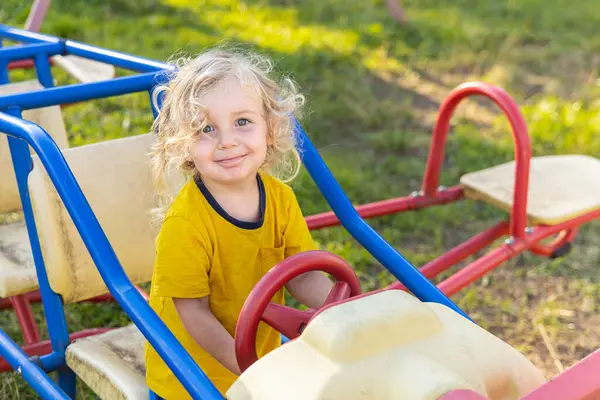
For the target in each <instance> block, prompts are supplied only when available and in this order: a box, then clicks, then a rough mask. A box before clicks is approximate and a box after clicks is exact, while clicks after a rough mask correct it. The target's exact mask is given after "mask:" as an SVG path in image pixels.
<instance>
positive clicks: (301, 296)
mask: <svg viewBox="0 0 600 400" xmlns="http://www.w3.org/2000/svg"><path fill="white" fill-rule="evenodd" d="M286 287H287V289H288V290H289V291H290V293H291V295H292V296H294V298H295V299H296V300H298V301H299V302H301V303H302V304H304V305H306V306H308V307H310V308H314V309H317V308H320V307H321V306H322V305H323V303H325V300H326V299H327V296H328V295H329V292H330V291H331V289H332V288H333V282H331V280H329V278H327V276H325V274H323V273H322V272H320V271H310V272H306V273H304V274H302V275H300V276H297V277H295V278H294V279H292V280H291V281H289V282H288V284H287V285H286Z"/></svg>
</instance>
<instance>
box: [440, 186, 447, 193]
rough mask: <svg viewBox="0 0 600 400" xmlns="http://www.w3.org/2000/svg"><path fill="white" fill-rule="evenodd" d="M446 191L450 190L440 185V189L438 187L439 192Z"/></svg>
mask: <svg viewBox="0 0 600 400" xmlns="http://www.w3.org/2000/svg"><path fill="white" fill-rule="evenodd" d="M446 189H448V188H447V187H446V186H444V185H440V187H438V192H445V191H446Z"/></svg>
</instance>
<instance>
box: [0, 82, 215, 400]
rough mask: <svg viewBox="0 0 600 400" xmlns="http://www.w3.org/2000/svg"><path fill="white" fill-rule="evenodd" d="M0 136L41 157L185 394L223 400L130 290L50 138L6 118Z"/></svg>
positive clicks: (1, 117)
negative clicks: (23, 144) (22, 143)
mask: <svg viewBox="0 0 600 400" xmlns="http://www.w3.org/2000/svg"><path fill="white" fill-rule="evenodd" d="M104 84H106V82H105V83H104ZM47 90H48V91H50V90H52V89H47ZM0 132H5V133H6V134H8V135H10V136H13V137H15V138H18V139H23V140H24V141H26V142H27V143H28V144H29V145H30V146H31V147H32V148H33V150H34V151H35V152H36V153H37V154H38V156H39V158H40V161H41V162H42V164H43V166H44V168H45V169H46V172H47V173H48V175H49V177H50V179H51V180H52V183H53V184H54V187H55V188H56V191H57V192H58V194H59V196H60V198H61V199H62V201H63V203H64V205H65V207H66V209H67V211H68V212H69V215H70V217H71V219H72V220H73V222H74V224H75V226H76V228H77V231H78V232H79V235H80V237H81V238H82V240H83V242H84V244H85V245H86V247H87V249H88V251H89V253H90V256H91V257H92V260H93V261H94V263H95V264H96V266H97V268H98V271H99V272H100V275H101V277H102V279H103V280H104V282H105V284H106V286H107V287H108V289H109V291H110V293H111V294H112V295H113V297H114V298H115V300H116V301H117V302H118V303H119V304H120V305H121V307H122V308H123V310H125V312H126V313H127V315H128V316H129V317H130V318H131V320H132V321H133V323H135V324H136V326H137V327H138V328H139V330H140V331H141V332H142V334H143V335H144V337H146V339H147V340H148V341H149V342H150V344H151V345H152V346H153V347H154V348H155V349H156V351H157V352H158V354H159V355H160V356H161V357H162V358H163V360H165V362H166V364H167V365H168V366H169V368H170V369H171V370H172V371H173V372H174V373H175V376H177V378H178V379H179V381H180V382H181V383H182V384H183V386H184V387H185V388H186V390H187V391H188V392H189V393H190V394H191V395H192V397H193V398H194V399H203V400H223V399H224V398H223V396H222V395H221V394H220V393H219V391H218V390H217V388H216V387H215V386H214V385H213V383H212V382H211V381H210V380H209V379H208V377H207V376H206V375H205V374H204V372H203V371H202V369H200V367H199V366H198V365H197V364H196V363H195V362H194V359H193V358H192V357H191V356H190V355H189V353H188V352H187V351H186V350H185V348H184V347H183V346H182V345H181V343H180V342H179V341H177V339H176V338H175V336H174V335H173V333H172V332H171V331H170V330H169V328H167V326H166V325H165V324H164V322H163V321H162V320H161V319H160V318H159V317H158V315H157V314H156V313H155V312H154V311H153V310H152V309H151V308H150V306H149V305H148V303H147V302H146V300H144V298H143V297H142V295H141V294H140V293H139V291H138V290H137V289H136V288H135V287H134V286H133V285H132V284H131V281H130V280H129V278H128V277H127V275H126V273H125V271H124V270H123V267H122V266H121V264H120V262H119V260H118V258H117V256H116V254H115V252H114V250H113V248H112V247H111V245H110V243H109V241H108V238H107V237H106V235H105V234H104V232H103V231H102V228H101V226H100V224H99V222H98V220H97V219H96V217H95V215H94V213H93V212H92V209H91V207H90V205H89V203H88V202H87V200H86V198H85V196H84V195H83V192H82V191H81V188H80V187H79V185H78V184H77V181H76V179H75V177H74V176H73V173H72V171H71V169H70V168H69V166H68V165H67V163H66V161H65V159H64V157H63V155H62V153H61V152H60V150H59V148H58V146H57V145H56V143H55V142H54V141H53V140H52V138H51V137H50V135H48V133H47V132H46V131H44V130H43V129H42V128H40V127H39V126H37V125H35V124H33V123H31V122H29V121H25V120H23V119H20V118H16V117H13V116H11V115H8V114H5V113H2V112H0ZM34 233H35V232H34Z"/></svg>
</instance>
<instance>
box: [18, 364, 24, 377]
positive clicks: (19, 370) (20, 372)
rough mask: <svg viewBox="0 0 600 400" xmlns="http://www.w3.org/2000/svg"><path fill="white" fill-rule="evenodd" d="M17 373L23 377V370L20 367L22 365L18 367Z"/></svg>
mask: <svg viewBox="0 0 600 400" xmlns="http://www.w3.org/2000/svg"><path fill="white" fill-rule="evenodd" d="M17 373H18V374H19V375H21V374H22V373H23V370H22V369H21V366H20V365H19V366H18V367H17Z"/></svg>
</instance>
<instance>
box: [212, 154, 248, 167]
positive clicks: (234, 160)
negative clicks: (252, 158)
mask: <svg viewBox="0 0 600 400" xmlns="http://www.w3.org/2000/svg"><path fill="white" fill-rule="evenodd" d="M246 156H247V154H244V155H242V156H237V157H231V158H225V159H222V160H217V161H216V163H217V164H219V165H223V166H225V167H234V166H236V165H238V164H239V163H241V162H242V161H243V160H244V158H246Z"/></svg>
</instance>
